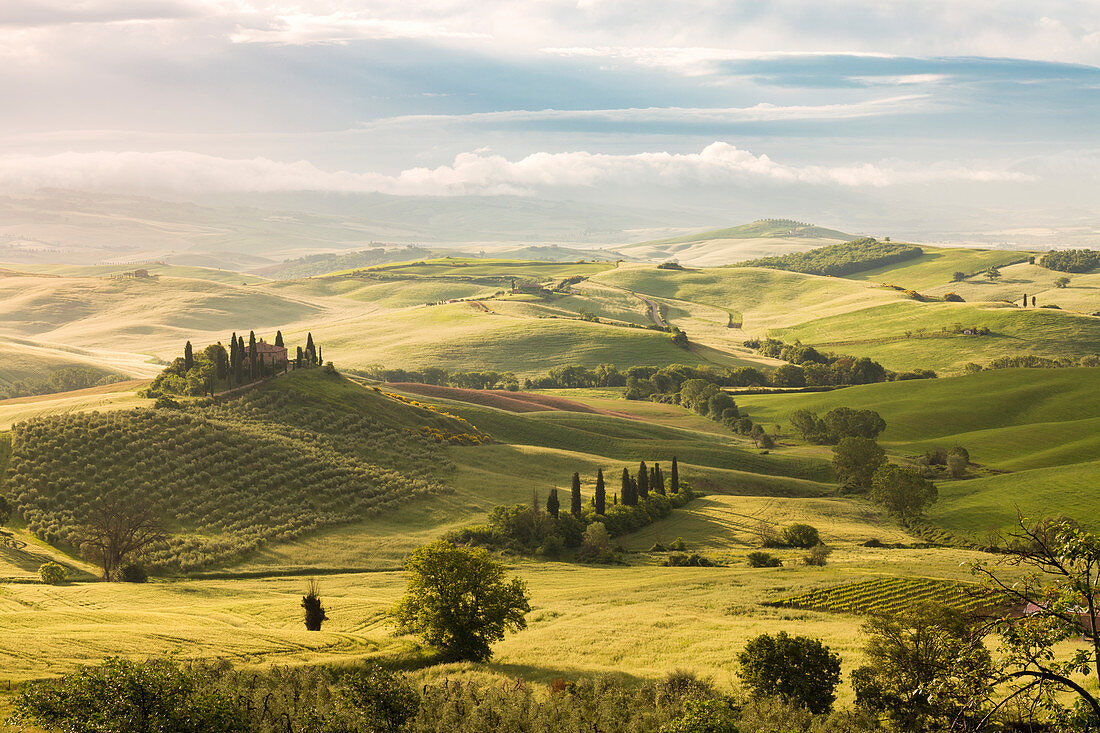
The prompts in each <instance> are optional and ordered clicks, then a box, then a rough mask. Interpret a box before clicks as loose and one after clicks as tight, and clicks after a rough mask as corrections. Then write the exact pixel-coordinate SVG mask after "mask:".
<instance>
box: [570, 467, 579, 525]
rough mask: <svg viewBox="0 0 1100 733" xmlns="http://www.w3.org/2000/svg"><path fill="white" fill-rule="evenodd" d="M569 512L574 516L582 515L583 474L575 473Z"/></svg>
mask: <svg viewBox="0 0 1100 733" xmlns="http://www.w3.org/2000/svg"><path fill="white" fill-rule="evenodd" d="M569 499H570V501H569V513H570V514H572V515H573V516H574V517H579V516H580V515H581V475H580V474H579V473H574V474H573V490H572V492H570V494H569Z"/></svg>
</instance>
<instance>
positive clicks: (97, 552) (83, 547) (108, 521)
mask: <svg viewBox="0 0 1100 733" xmlns="http://www.w3.org/2000/svg"><path fill="white" fill-rule="evenodd" d="M166 536H167V529H166V527H165V524H164V520H163V519H162V518H161V516H160V514H159V513H158V512H157V511H156V509H155V508H154V507H153V505H152V504H150V503H149V502H147V501H143V500H124V499H102V500H101V501H100V503H99V504H97V505H96V506H94V507H92V509H91V511H89V513H88V515H87V520H86V521H85V523H84V527H83V529H82V530H81V532H80V543H79V544H80V551H81V554H83V555H84V556H85V557H87V558H88V559H90V560H92V561H93V562H96V563H98V564H99V566H100V567H101V568H103V578H104V579H105V580H115V579H116V577H115V575H116V574H115V571H116V570H118V569H119V568H120V567H121V566H122V565H123V563H124V561H125V560H126V559H127V558H129V557H132V556H135V555H140V554H141V553H142V551H143V550H145V548H146V547H149V546H150V545H152V544H154V543H157V542H160V541H162V540H163V539H164V538H165V537H166Z"/></svg>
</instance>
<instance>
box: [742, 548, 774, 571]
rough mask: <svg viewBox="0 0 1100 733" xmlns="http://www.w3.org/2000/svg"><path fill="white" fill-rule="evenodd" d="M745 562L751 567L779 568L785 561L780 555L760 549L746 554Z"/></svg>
mask: <svg viewBox="0 0 1100 733" xmlns="http://www.w3.org/2000/svg"><path fill="white" fill-rule="evenodd" d="M745 562H747V563H748V564H749V567H750V568H778V567H781V566H782V565H783V561H782V560H780V559H779V558H778V557H775V556H774V555H772V554H771V553H768V552H760V551H759V550H756V551H754V552H750V553H749V554H748V555H746V556H745Z"/></svg>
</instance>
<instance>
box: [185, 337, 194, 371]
mask: <svg viewBox="0 0 1100 733" xmlns="http://www.w3.org/2000/svg"><path fill="white" fill-rule="evenodd" d="M193 366H195V352H194V351H192V350H191V342H190V341H188V342H187V343H186V344H184V345H183V368H184V369H186V370H187V371H191V367H193Z"/></svg>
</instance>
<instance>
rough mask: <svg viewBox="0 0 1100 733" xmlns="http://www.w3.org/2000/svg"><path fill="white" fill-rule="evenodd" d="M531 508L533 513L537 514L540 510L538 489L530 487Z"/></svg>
mask: <svg viewBox="0 0 1100 733" xmlns="http://www.w3.org/2000/svg"><path fill="white" fill-rule="evenodd" d="M531 510H532V511H533V512H534V513H535V514H538V513H539V512H540V511H541V510H542V507H540V506H539V490H538V489H531Z"/></svg>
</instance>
